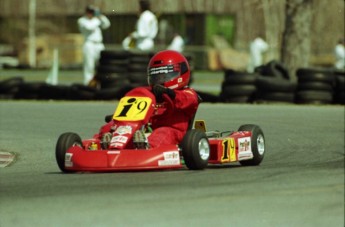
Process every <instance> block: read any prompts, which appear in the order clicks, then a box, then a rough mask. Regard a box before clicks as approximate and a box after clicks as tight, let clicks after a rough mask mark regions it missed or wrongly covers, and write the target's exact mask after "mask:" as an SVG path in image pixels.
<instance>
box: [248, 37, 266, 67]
mask: <svg viewBox="0 0 345 227" xmlns="http://www.w3.org/2000/svg"><path fill="white" fill-rule="evenodd" d="M268 47H269V46H268V44H267V43H266V42H265V40H263V39H262V38H260V37H257V38H256V39H254V41H253V42H251V43H250V46H249V54H250V58H249V64H248V67H247V71H248V72H250V73H252V72H254V69H255V68H256V67H258V66H260V65H262V64H263V61H262V54H263V53H264V52H265V51H267V50H268Z"/></svg>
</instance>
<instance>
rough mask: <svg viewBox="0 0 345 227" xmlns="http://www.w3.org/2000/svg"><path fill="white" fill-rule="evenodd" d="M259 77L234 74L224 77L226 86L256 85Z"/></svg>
mask: <svg viewBox="0 0 345 227" xmlns="http://www.w3.org/2000/svg"><path fill="white" fill-rule="evenodd" d="M256 78H257V75H255V74H233V75H226V74H225V76H224V84H227V85H234V84H255V81H256Z"/></svg>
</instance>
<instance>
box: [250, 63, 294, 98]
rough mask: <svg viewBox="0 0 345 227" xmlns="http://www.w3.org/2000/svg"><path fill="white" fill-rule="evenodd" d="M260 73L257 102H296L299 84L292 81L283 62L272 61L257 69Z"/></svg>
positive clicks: (257, 84)
mask: <svg viewBox="0 0 345 227" xmlns="http://www.w3.org/2000/svg"><path fill="white" fill-rule="evenodd" d="M255 72H256V73H258V74H259V76H258V78H257V80H256V87H257V92H256V94H255V98H254V100H255V102H263V103H272V102H273V103H274V102H282V103H294V99H295V90H296V86H297V84H296V83H294V82H291V79H290V75H289V73H288V70H287V69H286V68H285V67H284V65H283V64H281V63H279V62H277V61H271V62H269V63H267V64H266V65H262V66H260V67H258V68H256V69H255Z"/></svg>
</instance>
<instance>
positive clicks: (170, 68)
mask: <svg viewBox="0 0 345 227" xmlns="http://www.w3.org/2000/svg"><path fill="white" fill-rule="evenodd" d="M179 70H180V65H179V64H175V65H165V66H160V67H152V68H150V69H149V74H150V75H156V74H166V73H172V72H176V71H177V72H178V71H179Z"/></svg>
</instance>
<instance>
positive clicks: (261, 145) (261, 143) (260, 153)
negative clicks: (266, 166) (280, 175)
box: [238, 124, 265, 166]
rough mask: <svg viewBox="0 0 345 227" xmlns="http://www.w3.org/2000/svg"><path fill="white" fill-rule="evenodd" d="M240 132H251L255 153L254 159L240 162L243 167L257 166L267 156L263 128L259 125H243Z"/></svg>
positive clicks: (252, 146) (252, 147)
mask: <svg viewBox="0 0 345 227" xmlns="http://www.w3.org/2000/svg"><path fill="white" fill-rule="evenodd" d="M238 131H251V132H252V136H251V138H250V140H251V144H250V146H251V149H252V152H253V155H254V157H253V159H250V160H243V161H240V164H241V165H243V166H257V165H259V164H260V163H261V161H262V160H263V158H264V155H265V136H264V133H263V132H262V130H261V128H260V127H259V126H257V125H252V124H248V125H242V126H240V127H239V129H238Z"/></svg>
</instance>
